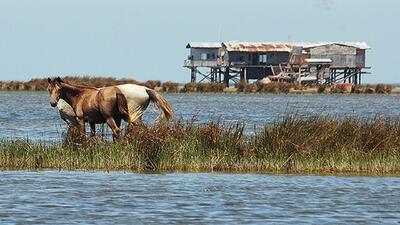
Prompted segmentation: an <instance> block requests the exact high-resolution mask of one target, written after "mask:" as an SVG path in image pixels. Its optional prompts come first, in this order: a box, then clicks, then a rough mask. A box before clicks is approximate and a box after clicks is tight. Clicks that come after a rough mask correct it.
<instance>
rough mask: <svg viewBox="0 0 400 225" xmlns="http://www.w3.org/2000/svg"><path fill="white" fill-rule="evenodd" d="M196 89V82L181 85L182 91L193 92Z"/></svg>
mask: <svg viewBox="0 0 400 225" xmlns="http://www.w3.org/2000/svg"><path fill="white" fill-rule="evenodd" d="M196 90H197V83H186V84H185V86H184V87H183V91H184V92H195V91H196Z"/></svg>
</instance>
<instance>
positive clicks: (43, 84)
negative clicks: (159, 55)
mask: <svg viewBox="0 0 400 225" xmlns="http://www.w3.org/2000/svg"><path fill="white" fill-rule="evenodd" d="M62 79H63V80H64V81H66V82H68V83H72V84H79V85H84V86H92V87H105V86H111V85H119V84H125V83H133V84H141V85H144V86H146V87H149V88H151V89H155V90H157V91H163V92H167V93H188V92H189V93H191V92H196V93H224V92H230V93H231V92H240V93H272V94H281V93H285V94H287V93H296V94H305V93H310V94H316V93H325V94H329V93H334V94H345V93H354V94H374V93H376V94H391V93H400V92H399V89H395V88H394V86H392V85H385V84H376V85H351V84H337V85H332V86H331V85H318V86H315V85H314V86H310V85H307V86H305V85H300V84H295V83H267V84H264V83H261V82H255V83H251V84H248V83H245V82H240V83H237V84H236V85H235V89H233V90H232V89H229V88H226V87H225V85H224V84H222V83H186V84H185V85H180V84H179V83H176V82H172V81H167V82H161V81H159V80H148V81H145V82H139V81H137V80H133V79H116V78H113V77H90V76H83V77H72V76H66V77H63V78H62ZM46 89H47V78H43V79H32V80H30V81H28V82H19V81H10V82H2V81H0V90H5V91H45V90H46Z"/></svg>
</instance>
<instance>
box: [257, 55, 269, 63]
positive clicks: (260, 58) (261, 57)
mask: <svg viewBox="0 0 400 225" xmlns="http://www.w3.org/2000/svg"><path fill="white" fill-rule="evenodd" d="M258 62H259V63H260V64H264V65H265V64H267V54H260V55H259V56H258Z"/></svg>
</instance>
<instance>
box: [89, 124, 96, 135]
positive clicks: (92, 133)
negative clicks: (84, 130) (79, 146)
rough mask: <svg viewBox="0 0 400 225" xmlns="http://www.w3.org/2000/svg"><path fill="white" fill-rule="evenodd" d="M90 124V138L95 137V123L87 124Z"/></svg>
mask: <svg viewBox="0 0 400 225" xmlns="http://www.w3.org/2000/svg"><path fill="white" fill-rule="evenodd" d="M89 124H90V135H91V136H92V137H95V136H96V124H95V123H89Z"/></svg>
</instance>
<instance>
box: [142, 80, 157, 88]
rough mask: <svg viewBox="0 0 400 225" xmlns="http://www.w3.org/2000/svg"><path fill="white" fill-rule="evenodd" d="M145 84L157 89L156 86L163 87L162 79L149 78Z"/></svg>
mask: <svg viewBox="0 0 400 225" xmlns="http://www.w3.org/2000/svg"><path fill="white" fill-rule="evenodd" d="M144 86H146V87H148V88H151V89H155V88H156V87H161V81H159V80H148V81H146V82H145V83H144Z"/></svg>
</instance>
